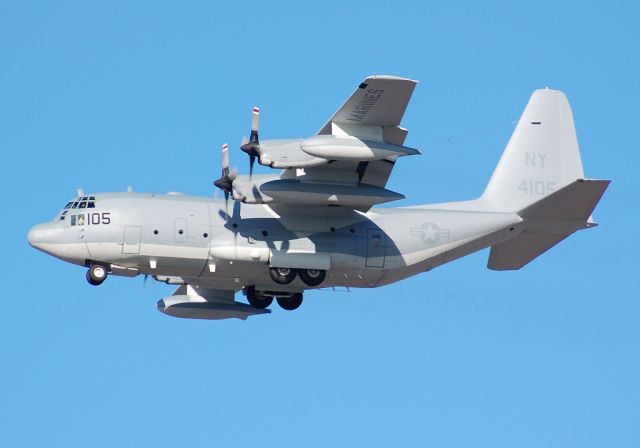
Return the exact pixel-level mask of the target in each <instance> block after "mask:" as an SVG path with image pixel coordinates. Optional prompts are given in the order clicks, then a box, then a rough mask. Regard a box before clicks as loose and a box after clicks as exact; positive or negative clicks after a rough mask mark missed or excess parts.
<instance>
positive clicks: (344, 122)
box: [318, 76, 418, 145]
mask: <svg viewBox="0 0 640 448" xmlns="http://www.w3.org/2000/svg"><path fill="white" fill-rule="evenodd" d="M417 83H418V82H417V81H414V80H412V79H407V78H399V77H396V76H369V77H368V78H366V79H365V80H364V81H362V82H361V83H360V85H359V86H358V87H357V88H356V90H355V91H354V92H353V93H352V94H351V96H350V97H349V99H347V101H345V103H344V104H343V105H342V106H341V107H340V109H338V110H337V111H336V113H335V114H333V116H332V117H331V118H329V120H328V121H327V122H326V123H325V125H324V126H323V127H322V128H321V129H320V130H319V131H318V134H319V135H327V134H333V135H352V136H356V137H364V138H373V139H378V140H382V141H384V142H387V143H393V144H396V145H402V144H403V143H404V139H405V137H406V135H407V130H406V129H404V128H401V127H400V122H401V121H402V117H403V115H404V112H405V110H406V109H407V105H408V104H409V100H410V99H411V95H412V94H413V90H414V89H415V87H416V84H417Z"/></svg>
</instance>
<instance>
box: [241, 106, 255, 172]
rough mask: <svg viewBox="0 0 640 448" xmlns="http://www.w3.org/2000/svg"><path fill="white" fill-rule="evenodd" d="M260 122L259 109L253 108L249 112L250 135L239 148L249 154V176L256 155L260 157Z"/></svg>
mask: <svg viewBox="0 0 640 448" xmlns="http://www.w3.org/2000/svg"><path fill="white" fill-rule="evenodd" d="M259 124H260V109H259V108H257V107H254V108H253V113H252V114H251V135H250V137H249V140H248V141H246V142H245V141H244V140H243V143H242V146H240V149H242V150H243V151H244V152H246V153H247V154H249V176H252V175H253V165H254V164H255V162H256V157H260V141H259V140H258V126H259Z"/></svg>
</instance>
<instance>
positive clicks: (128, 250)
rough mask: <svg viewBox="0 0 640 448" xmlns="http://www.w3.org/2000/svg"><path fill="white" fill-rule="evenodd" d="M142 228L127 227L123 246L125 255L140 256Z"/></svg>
mask: <svg viewBox="0 0 640 448" xmlns="http://www.w3.org/2000/svg"><path fill="white" fill-rule="evenodd" d="M140 229H141V227H140V226H125V228H124V242H123V244H122V253H123V254H139V253H140V234H141V231H140Z"/></svg>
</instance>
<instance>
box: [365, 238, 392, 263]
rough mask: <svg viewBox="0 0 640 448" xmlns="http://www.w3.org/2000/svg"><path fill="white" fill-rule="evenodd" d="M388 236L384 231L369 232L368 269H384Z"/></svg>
mask: <svg viewBox="0 0 640 448" xmlns="http://www.w3.org/2000/svg"><path fill="white" fill-rule="evenodd" d="M386 239H387V236H386V235H385V233H384V232H383V231H382V230H379V229H369V230H367V262H366V263H365V266H366V267H368V268H383V267H384V256H385V246H386Z"/></svg>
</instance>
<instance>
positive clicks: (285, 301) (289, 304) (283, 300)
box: [276, 292, 302, 311]
mask: <svg viewBox="0 0 640 448" xmlns="http://www.w3.org/2000/svg"><path fill="white" fill-rule="evenodd" d="M276 300H277V301H278V305H280V308H282V309H283V310H287V311H293V310H295V309H296V308H298V307H299V306H300V305H302V293H301V292H296V293H294V294H292V295H291V296H288V297H276Z"/></svg>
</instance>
